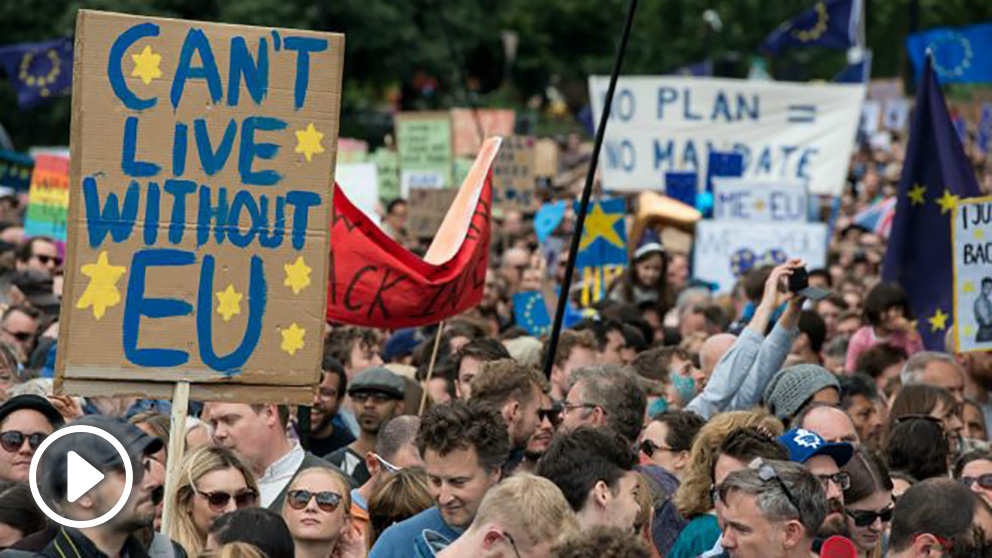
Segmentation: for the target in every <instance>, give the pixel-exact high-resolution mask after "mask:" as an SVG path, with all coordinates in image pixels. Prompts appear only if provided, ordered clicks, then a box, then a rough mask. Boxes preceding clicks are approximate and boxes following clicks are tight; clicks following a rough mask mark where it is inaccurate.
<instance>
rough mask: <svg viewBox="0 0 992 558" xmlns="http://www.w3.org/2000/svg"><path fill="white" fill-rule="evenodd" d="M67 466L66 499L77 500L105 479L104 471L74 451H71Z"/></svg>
mask: <svg viewBox="0 0 992 558" xmlns="http://www.w3.org/2000/svg"><path fill="white" fill-rule="evenodd" d="M66 468H67V469H68V471H66V481H67V482H66V490H65V492H66V499H67V500H69V501H70V502H75V501H76V500H78V499H79V497H80V496H82V495H83V494H86V493H87V492H89V490H90V489H91V488H93V487H94V486H96V485H97V484H98V483H99V482H100V481H102V480H103V473H101V472H100V471H97V470H96V467H94V466H92V465H90V464H89V463H87V462H86V460H85V459H83V458H82V457H79V454H78V453H76V452H74V451H70V452H69V459H68V460H67V463H66Z"/></svg>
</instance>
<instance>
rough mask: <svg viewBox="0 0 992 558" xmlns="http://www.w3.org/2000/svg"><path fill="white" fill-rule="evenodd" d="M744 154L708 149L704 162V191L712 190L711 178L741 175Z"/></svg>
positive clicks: (742, 172) (742, 173)
mask: <svg viewBox="0 0 992 558" xmlns="http://www.w3.org/2000/svg"><path fill="white" fill-rule="evenodd" d="M743 175H744V154H743V153H737V152H736V151H728V152H720V151H710V157H709V159H708V161H707V163H706V191H707V192H712V191H713V178H714V177H721V176H731V177H737V176H743Z"/></svg>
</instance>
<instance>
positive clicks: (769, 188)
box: [713, 178, 809, 223]
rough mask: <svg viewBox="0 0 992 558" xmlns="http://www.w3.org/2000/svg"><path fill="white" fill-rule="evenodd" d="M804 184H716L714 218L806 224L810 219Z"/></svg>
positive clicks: (736, 181)
mask: <svg viewBox="0 0 992 558" xmlns="http://www.w3.org/2000/svg"><path fill="white" fill-rule="evenodd" d="M808 205H809V202H808V199H807V196H806V188H805V185H804V184H802V183H791V184H790V183H789V182H787V181H783V182H770V181H765V180H749V179H746V178H717V179H715V180H714V181H713V218H714V219H716V220H718V221H724V220H726V221H751V222H756V221H757V222H779V223H782V222H793V223H803V222H806V220H807V218H808V217H809V212H808Z"/></svg>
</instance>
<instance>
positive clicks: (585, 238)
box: [579, 202, 623, 250]
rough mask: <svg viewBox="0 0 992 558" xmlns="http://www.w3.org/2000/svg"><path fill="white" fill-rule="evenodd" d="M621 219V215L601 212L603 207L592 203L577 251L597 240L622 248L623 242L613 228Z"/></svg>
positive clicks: (597, 203)
mask: <svg viewBox="0 0 992 558" xmlns="http://www.w3.org/2000/svg"><path fill="white" fill-rule="evenodd" d="M622 219H623V215H622V214H620V213H606V212H604V211H603V206H602V205H600V204H599V202H596V203H594V204H593V205H592V211H590V212H589V216H588V217H586V223H585V227H584V230H583V232H582V242H581V243H580V245H579V250H585V249H586V248H588V247H589V245H590V244H592V243H593V241H595V240H596V239H597V238H602V239H603V240H605V241H607V242H609V243H610V244H612V245H614V246H617V247H620V248H623V241H622V240H620V235H619V234H617V230H616V229H615V228H613V226H614V225H615V224H616V222H617V221H620V220H622Z"/></svg>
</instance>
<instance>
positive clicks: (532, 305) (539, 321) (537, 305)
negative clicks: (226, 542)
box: [513, 291, 551, 337]
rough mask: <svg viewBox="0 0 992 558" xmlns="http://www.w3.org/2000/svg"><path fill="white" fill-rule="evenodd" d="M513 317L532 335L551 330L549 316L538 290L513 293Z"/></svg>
mask: <svg viewBox="0 0 992 558" xmlns="http://www.w3.org/2000/svg"><path fill="white" fill-rule="evenodd" d="M513 319H514V320H515V321H516V322H517V325H518V326H520V327H522V328H524V329H525V330H527V333H528V334H530V335H533V336H534V337H543V336H545V335H547V334H548V333H549V332H550V331H551V317H550V316H549V315H548V308H547V306H545V303H544V296H542V295H541V293H539V292H535V291H528V292H523V293H514V295H513Z"/></svg>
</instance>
